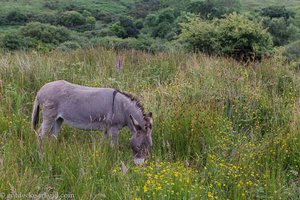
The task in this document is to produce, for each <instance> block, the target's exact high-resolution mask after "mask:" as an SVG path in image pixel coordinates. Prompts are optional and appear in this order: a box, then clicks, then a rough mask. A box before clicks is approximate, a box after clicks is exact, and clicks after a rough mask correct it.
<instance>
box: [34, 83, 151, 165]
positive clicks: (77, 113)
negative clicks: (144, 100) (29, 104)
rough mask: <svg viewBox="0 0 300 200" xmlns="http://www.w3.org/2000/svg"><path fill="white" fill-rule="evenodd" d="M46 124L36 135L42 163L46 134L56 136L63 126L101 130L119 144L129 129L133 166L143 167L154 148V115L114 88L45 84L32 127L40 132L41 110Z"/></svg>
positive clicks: (129, 96)
mask: <svg viewBox="0 0 300 200" xmlns="http://www.w3.org/2000/svg"><path fill="white" fill-rule="evenodd" d="M40 107H41V109H42V115H43V122H42V124H41V127H40V129H39V130H38V134H37V142H38V145H37V148H38V153H39V156H40V159H42V155H43V154H42V142H43V138H44V136H45V134H46V133H50V135H53V136H56V135H57V134H58V132H59V130H60V127H61V125H62V123H63V122H65V123H66V124H68V125H70V126H73V127H76V128H79V129H85V130H102V131H104V132H105V135H106V136H107V137H112V144H115V145H116V144H117V143H118V133H119V130H120V129H121V128H123V127H124V126H128V128H129V129H130V131H131V133H132V137H131V142H130V144H131V148H132V151H133V156H134V162H135V163H136V164H138V163H143V162H144V160H145V159H146V158H147V157H148V156H149V151H150V147H151V146H152V136H151V134H152V113H151V112H150V113H148V114H147V115H146V114H144V111H143V107H142V106H141V104H140V103H139V101H137V100H136V99H134V98H133V97H132V96H131V95H129V94H126V93H123V92H120V91H118V90H115V89H112V88H94V87H85V86H80V85H76V84H72V83H69V82H67V81H64V80H59V81H54V82H50V83H47V84H45V85H44V86H43V87H42V88H41V89H40V90H39V91H38V93H37V95H36V98H35V102H34V106H33V112H32V127H33V129H34V130H36V128H37V124H38V120H39V108H40Z"/></svg>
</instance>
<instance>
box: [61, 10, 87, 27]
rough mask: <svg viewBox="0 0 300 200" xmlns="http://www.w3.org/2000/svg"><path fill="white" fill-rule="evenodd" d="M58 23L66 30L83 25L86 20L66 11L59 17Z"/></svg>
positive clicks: (75, 12) (79, 15)
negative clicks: (66, 28)
mask: <svg viewBox="0 0 300 200" xmlns="http://www.w3.org/2000/svg"><path fill="white" fill-rule="evenodd" d="M58 23H59V24H60V25H63V26H66V27H68V28H72V27H76V26H81V25H84V24H85V23H86V19H85V17H84V16H83V15H82V14H80V13H79V12H77V11H66V12H63V13H62V14H61V15H60V17H59V20H58Z"/></svg>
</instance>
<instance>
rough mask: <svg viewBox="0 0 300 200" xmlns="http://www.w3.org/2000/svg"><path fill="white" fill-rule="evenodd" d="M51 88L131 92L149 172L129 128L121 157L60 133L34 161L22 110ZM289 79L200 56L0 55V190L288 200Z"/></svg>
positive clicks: (293, 113)
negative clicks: (139, 161) (145, 138)
mask: <svg viewBox="0 0 300 200" xmlns="http://www.w3.org/2000/svg"><path fill="white" fill-rule="evenodd" d="M64 44H65V46H64V47H62V48H77V46H78V44H73V43H67V42H66V43H64ZM62 50H64V49H62ZM118 57H120V58H121V60H122V63H123V71H122V74H119V73H118V71H117V67H116V65H117V60H118ZM58 79H65V80H67V81H70V82H73V83H77V84H82V85H88V86H96V87H114V88H118V89H120V90H124V91H127V92H130V93H133V94H136V96H138V97H139V98H140V99H141V100H142V103H143V104H144V106H145V108H146V110H149V111H152V112H153V115H154V124H153V125H154V126H153V128H154V129H153V141H154V147H153V151H152V157H151V159H150V160H149V161H148V165H147V166H145V167H141V166H133V163H132V158H131V150H130V146H129V142H128V140H129V138H130V133H129V131H128V130H127V129H124V130H122V131H121V133H120V147H119V148H115V149H111V148H110V147H109V141H106V140H105V139H104V137H103V134H102V133H100V132H96V131H95V132H90V131H87V132H86V131H80V130H77V129H73V128H70V127H68V126H66V125H64V126H63V127H62V131H61V132H60V134H59V136H58V138H57V140H53V141H49V140H47V139H46V140H45V141H46V142H45V148H44V161H43V162H40V161H39V160H38V155H37V152H36V136H35V133H34V132H33V131H32V130H31V128H30V117H31V109H32V104H33V100H34V97H35V94H36V92H37V91H38V89H39V88H40V87H41V86H42V85H43V84H45V83H47V82H49V81H53V80H58ZM299 81H300V79H299V72H297V71H294V68H292V67H290V66H289V65H287V64H284V63H283V62H281V61H280V59H278V58H272V59H263V60H262V62H261V63H251V62H250V63H248V65H246V66H245V65H243V64H241V63H238V62H236V61H234V60H232V59H226V58H219V57H211V56H206V55H203V54H186V53H180V52H175V53H159V54H156V55H154V54H148V53H144V52H139V51H134V50H123V51H113V50H109V49H102V48H96V47H95V48H87V49H84V50H82V49H77V50H76V51H53V52H50V53H38V52H27V53H25V52H14V53H2V54H1V55H0V99H1V101H0V174H1V177H2V179H1V181H0V192H4V193H5V194H14V193H25V194H26V193H33V194H39V193H43V192H46V193H49V194H52V193H59V194H65V193H72V194H74V196H75V198H76V199H91V198H95V199H101V198H102V199H298V198H299V184H300V182H299V181H300V177H299V172H300V171H299V168H300V167H299V166H300V160H299V158H300V154H299V149H300V141H299V138H300V135H299V133H300V124H299V120H300V112H299V107H300V98H299V94H300V93H299V92H300V84H299V83H300V82H299ZM122 162H123V163H124V164H125V165H126V166H127V168H128V172H126V173H125V174H124V172H123V171H124V169H123V171H122V167H121V166H122V165H121V163H122Z"/></svg>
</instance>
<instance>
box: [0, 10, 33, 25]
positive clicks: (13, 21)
mask: <svg viewBox="0 0 300 200" xmlns="http://www.w3.org/2000/svg"><path fill="white" fill-rule="evenodd" d="M2 21H3V23H4V24H6V25H20V24H25V23H26V22H27V21H28V17H27V15H26V14H24V13H22V12H21V11H19V10H13V11H10V12H9V13H7V15H6V16H4V18H3V20H2Z"/></svg>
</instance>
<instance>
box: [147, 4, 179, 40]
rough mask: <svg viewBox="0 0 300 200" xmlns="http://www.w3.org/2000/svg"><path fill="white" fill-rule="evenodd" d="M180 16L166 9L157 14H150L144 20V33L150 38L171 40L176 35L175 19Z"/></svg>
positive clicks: (172, 10) (174, 11)
mask: <svg viewBox="0 0 300 200" xmlns="http://www.w3.org/2000/svg"><path fill="white" fill-rule="evenodd" d="M179 16H180V13H178V12H177V11H176V10H174V9H171V8H167V9H163V10H161V11H160V12H158V13H157V14H150V15H148V16H147V17H146V19H145V29H144V31H145V32H147V33H149V34H150V35H151V36H152V37H159V38H163V39H167V38H168V40H172V39H173V36H174V35H176V34H175V32H176V27H177V26H176V19H177V18H178V17H179Z"/></svg>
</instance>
